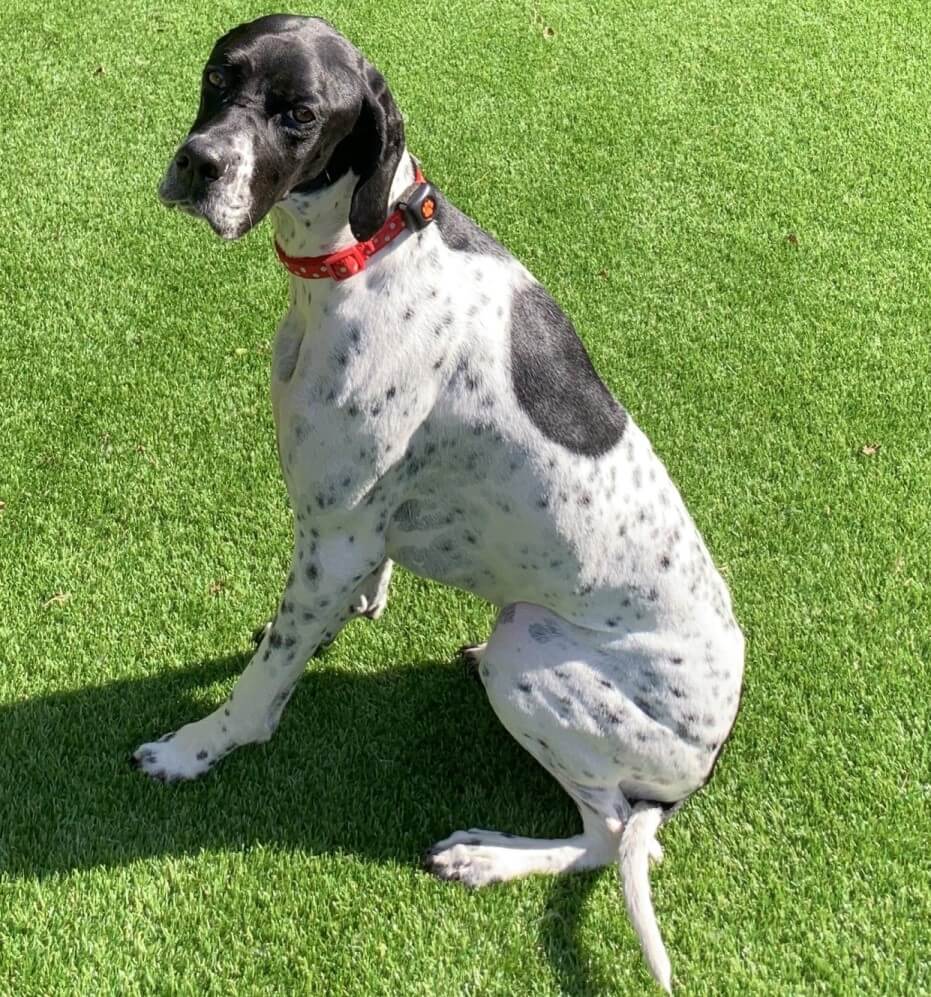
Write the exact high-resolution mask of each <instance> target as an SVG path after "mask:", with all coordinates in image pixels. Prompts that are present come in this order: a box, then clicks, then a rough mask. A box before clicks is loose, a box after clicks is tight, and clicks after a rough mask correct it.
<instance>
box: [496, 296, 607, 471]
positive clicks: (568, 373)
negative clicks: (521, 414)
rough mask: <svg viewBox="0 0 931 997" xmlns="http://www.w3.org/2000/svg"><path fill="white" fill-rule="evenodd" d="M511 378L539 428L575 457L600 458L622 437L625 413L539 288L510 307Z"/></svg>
mask: <svg viewBox="0 0 931 997" xmlns="http://www.w3.org/2000/svg"><path fill="white" fill-rule="evenodd" d="M511 379H512V382H513V385H514V392H515V394H516V395H517V400H518V402H519V403H520V405H521V407H522V408H523V409H524V411H525V412H526V413H527V414H528V415H529V416H530V418H531V419H532V420H533V422H534V424H535V425H536V427H537V428H538V429H539V430H540V431H541V432H542V433H543V434H544V436H546V437H547V438H548V439H550V440H552V441H553V442H554V443H558V444H560V445H561V446H564V447H565V448H566V449H567V450H571V451H572V452H573V453H579V454H585V455H586V456H589V457H597V456H599V455H600V454H603V453H605V452H606V451H608V450H610V449H611V448H612V447H613V446H614V445H615V444H616V443H617V442H618V440H620V439H621V437H622V436H623V435H624V429H625V428H626V425H627V413H626V412H625V411H624V409H623V408H622V407H621V406H620V405H619V404H618V403H617V402H616V401H615V400H614V398H613V397H612V396H611V393H610V392H609V391H608V389H607V388H606V387H605V386H604V384H603V383H602V382H601V379H600V378H599V377H598V374H597V373H596V372H595V368H594V367H593V366H592V363H591V360H590V359H589V357H588V354H587V353H586V352H585V347H584V346H583V345H582V342H581V340H580V339H579V337H578V335H577V334H576V331H575V329H574V328H573V327H572V323H571V322H570V321H569V320H568V319H567V318H566V316H565V315H564V314H563V312H562V311H561V309H560V308H559V305H557V304H556V302H555V301H554V300H553V299H552V298H551V297H550V295H549V294H548V293H547V292H546V291H545V290H544V289H543V288H542V287H540V285H539V284H533V285H531V286H530V287H527V288H525V289H524V290H522V291H520V292H518V293H517V294H515V295H514V299H513V301H512V303H511Z"/></svg>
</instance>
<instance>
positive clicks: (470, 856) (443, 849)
mask: <svg viewBox="0 0 931 997" xmlns="http://www.w3.org/2000/svg"><path fill="white" fill-rule="evenodd" d="M509 840H510V836H509V835H505V834H498V833H496V832H494V831H481V830H477V829H474V828H473V829H472V830H469V831H456V833H455V834H451V835H450V836H449V837H448V838H446V839H444V840H443V841H438V842H437V843H436V844H435V845H434V846H433V847H432V848H431V849H429V851H428V852H427V853H426V855H424V857H423V867H424V869H426V871H427V872H429V873H432V874H433V875H434V876H436V877H437V878H438V879H445V880H450V881H454V882H458V883H462V884H463V885H465V886H469V887H472V888H478V887H480V886H490V885H491V884H492V883H501V882H504V880H507V879H513V878H514V876H515V875H517V874H518V873H517V870H516V869H515V868H512V866H513V858H514V852H513V850H512V849H510V848H509V847H508V841H509Z"/></svg>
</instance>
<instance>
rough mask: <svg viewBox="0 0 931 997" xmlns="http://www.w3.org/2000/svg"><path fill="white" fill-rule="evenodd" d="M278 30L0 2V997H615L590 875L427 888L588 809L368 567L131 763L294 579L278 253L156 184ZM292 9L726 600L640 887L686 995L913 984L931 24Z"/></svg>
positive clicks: (414, 587)
mask: <svg viewBox="0 0 931 997" xmlns="http://www.w3.org/2000/svg"><path fill="white" fill-rule="evenodd" d="M205 10H206V11H207V12H206V13H205V12H204V11H205ZM267 10H268V8H266V7H260V6H256V5H251V4H248V3H233V2H228V0H218V2H216V3H212V4H209V5H205V7H204V8H201V7H195V6H194V5H192V4H189V3H188V4H182V3H180V2H178V0H165V2H163V3H159V4H147V3H142V2H140V0H124V2H122V3H119V4H117V3H113V2H112V0H105V2H102V3H100V4H84V3H77V2H76V0H48V2H42V3H39V2H34V0H12V3H7V5H6V7H5V12H4V13H3V14H2V15H0V45H2V51H3V53H4V61H3V72H2V74H0V127H2V131H0V165H2V169H0V176H2V181H0V182H2V188H3V191H4V195H5V196H4V197H3V202H2V206H0V288H2V293H0V400H2V402H0V993H3V994H11V995H14V994H15V995H16V997H25V995H43V997H44V995H51V994H55V995H57V994H66V995H72V994H119V995H134V994H146V995H148V994H188V993H189V994H207V993H216V994H224V995H227V994H231V993H236V994H253V993H256V994H258V993H294V992H306V993H312V994H334V995H336V994H339V995H342V994H346V995H350V994H351V995H366V997H367V995H376V994H378V995H380V994H384V995H392V997H398V995H400V997H406V995H428V997H434V995H436V997H445V995H467V994H468V995H491V994H515V995H523V994H535V995H536V994H542V995H547V994H571V995H575V994H607V993H618V994H624V993H648V992H650V986H651V984H650V982H649V977H648V975H647V973H646V970H645V969H644V967H643V963H642V960H641V958H640V954H639V950H638V947H637V943H636V939H635V937H634V934H633V932H632V930H631V928H630V926H629V924H628V921H627V917H626V914H625V912H624V909H623V904H622V902H621V901H620V899H619V896H618V893H617V885H616V876H615V874H614V873H613V872H611V871H608V870H606V871H603V872H601V873H596V874H588V875H584V876H580V877H576V878H567V879H563V880H559V881H547V880H545V879H532V880H527V881H524V882H520V883H514V884H509V885H505V886H500V887H494V888H491V889H488V890H487V891H484V892H478V893H468V892H466V891H465V890H463V889H461V888H459V887H457V886H451V885H446V884H442V883H439V882H436V881H434V880H432V879H431V878H429V877H428V876H427V875H425V874H424V873H422V872H420V871H419V870H418V866H417V863H418V857H419V855H420V854H421V852H422V851H423V850H424V849H425V848H426V846H428V845H429V844H430V843H431V842H433V841H434V840H436V839H437V838H440V837H444V836H445V835H446V834H448V833H449V832H450V831H452V830H454V829H456V828H459V827H469V826H484V827H491V828H500V829H504V830H509V831H514V832H519V833H524V834H536V835H546V836H553V835H562V834H566V833H572V832H574V831H575V829H576V820H577V817H576V815H575V812H574V809H573V807H572V805H571V804H570V802H569V801H568V799H567V798H566V797H564V796H563V795H562V793H561V792H560V790H559V789H558V788H557V787H556V785H555V784H554V783H553V782H551V781H550V780H549V778H548V777H547V776H546V774H545V773H544V772H543V771H542V769H538V768H537V767H536V766H535V763H534V762H533V761H532V760H531V759H530V758H529V756H526V755H525V754H523V753H522V751H521V749H520V748H519V747H518V746H517V745H516V744H514V743H512V742H511V740H510V739H509V737H508V735H507V734H506V733H505V732H504V730H503V729H502V728H501V727H500V726H499V725H498V723H497V721H496V720H495V719H494V717H493V716H492V714H491V710H490V708H489V706H488V704H487V702H486V701H485V699H484V696H483V694H482V692H481V689H480V687H479V686H478V685H476V684H475V683H473V682H471V681H470V680H469V679H468V678H467V677H466V675H465V673H464V671H463V669H462V667H461V666H460V665H459V664H458V663H457V661H456V660H455V649H456V648H457V647H458V645H459V644H461V643H463V642H465V641H467V640H470V639H475V638H481V637H482V635H483V634H484V633H485V632H486V631H487V630H488V627H489V624H490V621H491V618H492V610H491V608H490V607H489V606H487V605H485V604H482V603H480V602H479V601H477V600H475V599H473V598H471V597H469V596H467V595H466V594H464V593H461V592H456V591H452V590H448V589H443V588H441V587H439V586H437V585H434V584H431V583H428V582H424V581H422V580H419V579H417V578H415V577H414V576H412V575H410V574H407V573H405V572H403V571H401V572H399V573H398V574H397V575H396V580H395V582H394V583H393V590H392V600H391V604H390V607H389V609H388V612H387V613H386V615H385V617H384V618H383V619H382V620H381V621H379V622H378V623H377V624H373V623H370V622H367V621H366V622H355V623H353V624H351V625H350V626H349V627H348V628H347V629H346V630H345V631H344V632H343V634H342V635H341V636H340V637H339V639H338V640H337V641H336V643H335V644H334V645H333V646H332V647H331V648H330V649H329V650H328V651H327V652H326V653H325V655H324V656H323V657H321V658H319V659H317V660H315V661H314V662H313V663H312V664H311V666H310V667H309V668H308V671H307V674H306V677H305V678H304V680H303V681H302V683H301V684H300V686H299V688H298V692H297V693H296V695H295V698H294V700H293V702H292V704H291V706H290V707H289V710H288V712H287V713H286V715H285V719H284V721H283V723H282V725H281V728H280V729H279V732H278V734H277V735H276V737H275V738H274V739H273V740H272V741H271V742H269V743H268V744H267V745H265V746H263V747H253V748H249V749H245V750H243V751H240V752H238V753H236V754H235V755H233V756H231V757H230V758H229V759H227V760H226V762H224V763H223V764H222V765H221V766H220V767H219V768H218V769H217V770H215V771H214V772H213V773H212V774H211V775H210V776H208V777H207V778H205V779H203V780H202V781H199V782H196V783H191V784H185V785H173V786H164V785H159V784H156V783H152V782H150V781H148V780H146V779H144V778H142V777H141V776H140V775H139V774H138V773H134V772H132V771H131V770H130V768H129V766H128V765H127V757H128V754H129V752H130V750H131V749H133V748H134V747H135V746H136V745H137V744H138V743H139V742H140V741H144V740H148V739H149V738H150V737H152V736H153V735H157V734H160V733H162V732H164V731H166V730H170V729H173V728H174V727H176V726H178V725H179V724H181V723H183V722H185V721H187V720H190V719H194V718H196V717H198V716H199V715H201V714H202V713H203V712H205V711H207V710H208V709H210V708H212V707H213V705H215V704H216V703H217V702H218V701H219V700H220V698H221V697H222V696H223V695H224V694H225V692H226V691H227V690H228V689H229V688H230V686H231V685H232V682H233V680H234V678H235V676H236V675H237V674H238V672H239V671H240V670H241V669H242V667H243V666H244V664H245V662H246V661H247V660H248V656H249V648H250V633H251V631H252V629H253V627H254V626H256V625H257V624H258V623H260V622H262V621H263V620H265V619H266V618H267V617H268V616H269V614H270V613H272V612H273V610H274V608H275V606H276V600H277V598H278V596H279V594H280V590H281V587H282V584H283V581H284V577H285V574H286V569H287V564H288V559H289V553H290V552H289V537H290V523H289V511H288V506H287V497H286V494H285V490H284V487H283V484H282V482H281V479H280V475H279V471H278V467H277V456H276V452H275V444H274V436H273V429H272V421H271V412H270V405H269V401H268V391H267V382H268V370H269V363H270V352H269V351H270V340H271V337H272V335H273V331H274V327H275V323H276V320H277V317H278V316H279V315H280V313H281V312H282V310H283V307H284V303H285V294H286V277H285V274H284V272H283V270H282V269H281V268H280V267H278V266H277V265H276V264H275V262H274V261H273V254H272V249H271V242H270V232H269V229H268V226H267V225H266V226H261V227H260V228H259V229H257V230H256V231H255V232H253V233H252V234H250V235H249V236H248V237H247V238H246V239H244V240H243V241H242V242H239V243H235V244H231V245H226V244H221V243H220V242H219V241H218V240H216V239H215V238H213V237H212V235H211V234H210V233H209V231H208V229H207V228H206V226H203V225H197V224H195V223H194V222H193V221H191V220H190V219H188V218H185V217H182V216H180V215H177V214H169V213H168V212H166V211H164V210H163V209H162V208H160V207H159V206H158V204H157V201H156V198H155V186H156V183H157V181H158V179H159V177H160V174H161V171H162V168H163V166H164V164H165V163H166V162H167V159H168V156H169V155H170V153H171V152H172V150H173V148H174V146H175V143H176V142H177V140H178V139H180V138H181V136H182V135H183V134H184V132H185V129H186V128H187V126H188V124H189V123H190V120H191V119H192V117H193V112H194V109H195V105H196V91H197V86H198V79H199V73H200V67H201V64H202V61H203V60H204V58H205V56H206V54H207V52H208V51H209V50H210V47H211V45H212V42H213V40H214V39H215V38H216V37H217V36H218V35H219V34H221V33H222V32H223V31H224V30H226V29H227V28H228V27H230V26H232V25H233V24H236V23H239V22H240V21H244V20H247V19H249V18H251V17H253V16H255V15H257V14H259V13H264V12H267ZM195 11H196V13H195ZM307 12H315V13H320V14H323V15H324V16H326V17H327V18H328V19H330V20H331V21H332V22H333V23H334V24H335V25H336V26H337V27H339V28H340V29H341V30H342V31H344V33H346V34H347V35H348V36H349V37H350V38H351V39H352V40H353V41H354V42H355V43H356V44H358V45H359V46H360V47H361V48H362V49H363V50H364V51H365V52H366V53H367V54H368V55H369V57H370V58H371V59H372V61H373V62H375V64H376V65H378V66H380V68H381V69H382V70H383V72H384V73H385V74H386V76H387V77H388V79H389V81H390V83H391V85H392V88H393V90H394V93H395V95H396V97H397V99H398V102H399V104H400V106H401V107H402V109H403V110H404V112H405V116H406V121H407V127H408V139H409V144H410V147H411V148H412V150H413V151H415V152H416V153H417V154H418V155H419V156H420V157H421V159H422V160H423V162H424V166H425V170H426V172H427V175H428V176H429V177H430V178H431V179H432V180H433V181H434V182H435V183H436V184H437V185H438V186H440V187H441V188H442V189H444V190H445V191H446V192H447V193H448V194H449V195H450V197H451V198H452V199H453V200H454V201H456V202H457V203H458V204H459V205H460V206H461V207H462V208H463V209H464V210H466V211H468V212H469V213H470V214H472V215H473V216H474V217H476V218H477V219H478V220H479V221H480V222H481V223H482V224H483V225H484V226H485V227H487V228H489V229H490V230H492V231H493V232H495V234H496V235H497V236H498V237H499V238H500V239H501V240H502V241H503V242H504V243H505V244H506V245H507V246H508V247H509V248H510V249H511V250H512V251H513V252H515V253H516V255H518V256H519V257H521V258H522V259H523V260H524V261H525V262H526V263H527V265H528V266H529V267H530V268H531V269H532V270H533V271H534V272H535V273H536V274H537V276H538V277H539V278H540V279H541V280H542V281H543V282H544V283H545V284H546V285H547V286H548V287H549V288H550V290H551V291H552V292H553V293H554V295H555V296H556V297H557V299H558V300H559V301H560V302H561V303H562V304H563V306H564V308H565V309H566V310H567V312H568V313H569V314H570V315H571V316H572V318H573V320H574V321H575V323H576V325H577V326H578V328H579V330H580V334H581V335H582V337H583V339H584V340H585V342H586V344H587V346H588V347H589V349H590V351H591V354H592V357H593V360H594V362H595V364H596V366H597V367H598V369H599V370H600V371H601V373H602V374H603V376H604V378H605V380H606V381H607V383H608V384H609V385H610V386H611V387H612V389H613V390H614V391H615V393H616V394H617V395H618V396H619V397H620V398H621V399H622V400H623V401H624V403H625V404H626V406H627V407H628V408H629V409H630V411H631V413H632V414H633V416H634V418H635V419H636V420H637V422H638V423H639V424H640V425H641V426H642V427H643V428H644V430H645V431H646V432H647V433H648V434H649V435H650V437H651V439H652V441H653V443H654V446H655V449H656V450H657V452H658V453H659V454H660V455H661V456H662V458H663V459H664V460H665V462H666V463H667V465H668V466H669V468H670V470H671V472H672V474H673V477H674V478H675V480H676V481H677V483H678V484H679V486H680V488H681V490H682V492H683V494H684V496H685V499H686V502H687V504H688V505H689V508H690V509H691V511H692V513H693V515H694V518H695V519H696V521H697V523H698V525H699V527H700V528H701V530H702V531H703V533H704V535H705V537H706V538H707V540H708V543H709V546H710V548H711V550H712V553H713V555H714V557H715V559H716V561H717V562H718V564H719V565H720V566H721V568H722V571H723V572H724V574H725V576H726V578H727V579H728V581H729V583H730V585H731V588H732V591H733V596H734V602H735V606H736V609H737V614H738V618H739V619H740V622H741V624H742V626H743V628H744V630H745V632H746V634H747V638H748V644H747V651H748V654H747V681H746V690H745V695H744V701H743V702H744V705H743V709H742V711H741V714H740V717H739V719H738V723H737V726H736V728H735V732H734V736H733V738H732V741H731V742H730V745H729V747H728V749H727V750H726V751H725V753H724V755H723V758H722V760H721V763H720V765H719V766H718V768H717V773H716V776H715V779H714V780H713V782H712V783H711V785H710V786H709V787H708V788H707V789H706V790H705V791H704V792H702V793H700V794H699V795H698V796H696V797H695V798H694V799H693V800H692V802H691V803H690V804H689V805H688V806H687V807H686V808H685V809H684V810H683V811H682V812H681V814H680V815H679V816H677V817H676V818H675V820H673V821H672V822H671V823H670V824H669V825H667V827H666V828H665V829H664V831H663V835H662V837H663V842H664V846H665V849H666V862H665V863H664V864H663V865H662V866H661V867H660V868H658V869H657V870H656V871H655V873H654V875H653V892H654V900H655V904H656V907H657V912H658V916H659V920H660V925H661V927H662V930H663V933H664V936H665V941H666V944H667V947H668V949H669V952H670V956H671V958H672V963H673V970H674V974H675V978H676V982H677V985H678V987H679V989H680V990H681V992H682V993H687V994H728V995H729V994H908V995H913V994H920V993H929V992H931V940H929V937H931V747H929V744H931V737H929V731H931V705H929V702H931V680H929V659H931V576H929V575H931V573H929V560H931V556H929V550H931V528H929V507H931V443H929V420H931V343H929V333H931V298H929V292H931V264H929V258H931V181H929V173H931V171H929V150H931V101H929V97H928V94H929V89H928V87H929V82H928V81H929V75H928V71H929V66H931V8H929V7H928V5H927V4H925V3H917V2H916V3H910V2H904V0H898V2H895V3H892V2H879V0H860V2H831V0H821V2H814V0H809V2H798V3H796V2H790V0H785V2H783V3H774V2H766V0H755V2H740V3H727V4H724V3H720V2H717V0H687V2H673V0H668V2H628V3H621V2H612V0H608V2H605V3H598V4H596V3H594V2H590V3H582V2H578V0H561V2H558V3H557V2H555V0H554V2H543V3H535V2H529V0H528V2H525V3H492V2H491V0H481V2H477V3H472V4H444V3H440V2H438V0H420V2H418V3H416V4H415V3H410V2H404V3H401V2H398V0H381V2H374V0H358V2H352V3H335V2H332V0H325V2H321V3H320V4H319V5H317V6H316V7H315V8H314V9H313V11H307Z"/></svg>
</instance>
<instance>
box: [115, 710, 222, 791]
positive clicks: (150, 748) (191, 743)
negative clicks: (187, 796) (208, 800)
mask: <svg viewBox="0 0 931 997" xmlns="http://www.w3.org/2000/svg"><path fill="white" fill-rule="evenodd" d="M235 747H236V745H235V743H234V742H232V741H230V742H229V743H228V744H226V745H224V746H223V747H222V748H219V747H218V746H217V745H216V744H215V743H214V741H213V739H212V738H210V737H209V736H208V731H207V730H205V729H204V728H203V727H201V726H200V725H199V724H188V725H187V726H186V727H182V728H181V729H180V730H179V731H176V732H175V733H174V734H166V735H165V736H164V737H162V738H161V739H160V740H158V741H149V742H148V743H146V744H141V745H139V747H138V748H136V750H135V751H134V752H133V754H132V757H131V758H130V764H131V765H132V766H133V768H137V769H141V770H142V771H143V772H145V774H146V775H149V776H151V777H152V778H153V779H158V780H159V781H160V782H176V781H178V780H181V779H196V778H197V777H198V776H200V775H203V774H204V773H205V772H209V771H210V769H212V768H213V766H214V765H216V763H217V762H218V761H219V760H220V759H221V758H222V757H223V756H224V755H226V754H228V753H229V752H230V751H232V750H233V748H235Z"/></svg>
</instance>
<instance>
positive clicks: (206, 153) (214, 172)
mask: <svg viewBox="0 0 931 997" xmlns="http://www.w3.org/2000/svg"><path fill="white" fill-rule="evenodd" d="M175 168H176V169H177V171H178V173H179V174H181V175H182V176H186V177H188V178H189V179H190V180H194V181H197V180H199V181H201V182H202V183H213V181H214V180H219V179H220V177H221V176H222V175H223V170H224V165H223V160H222V157H221V156H220V154H219V153H218V152H217V151H216V150H215V149H212V148H210V147H209V146H204V145H200V144H198V145H194V144H193V143H192V142H188V143H186V144H185V145H183V146H182V147H181V148H180V149H179V150H178V154H177V155H176V156H175Z"/></svg>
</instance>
